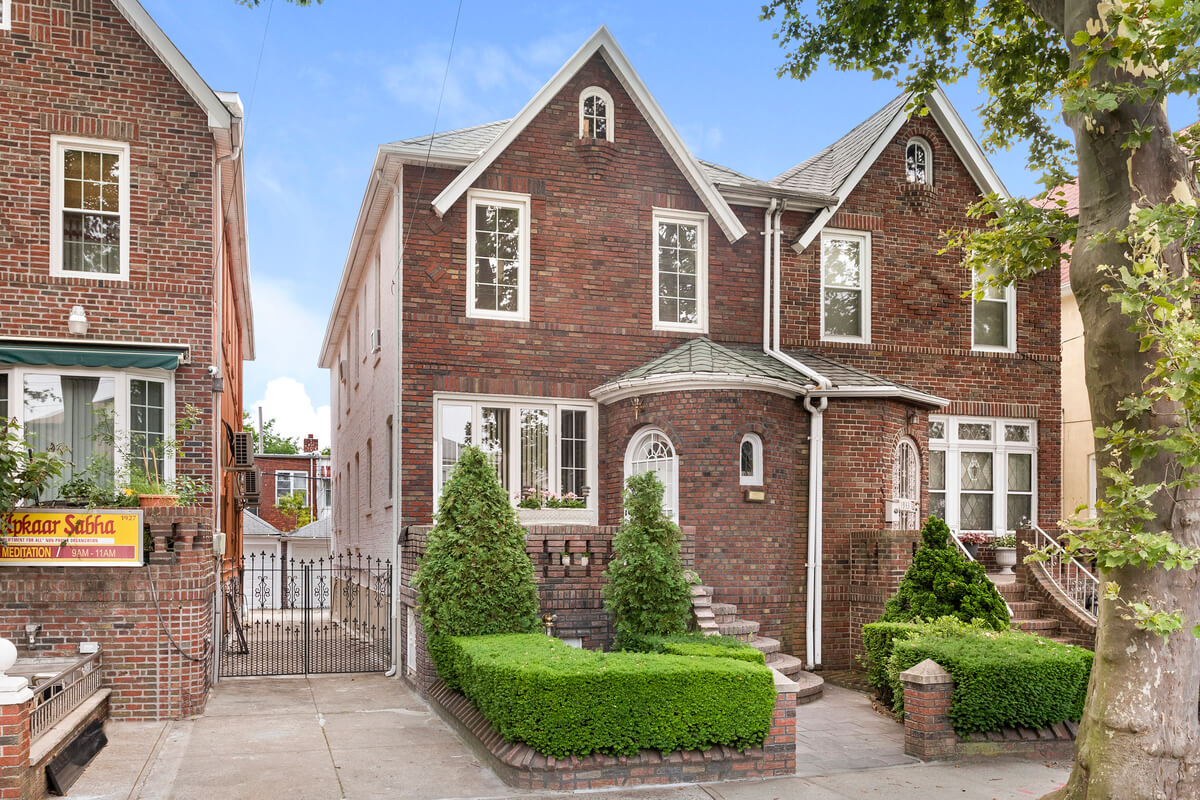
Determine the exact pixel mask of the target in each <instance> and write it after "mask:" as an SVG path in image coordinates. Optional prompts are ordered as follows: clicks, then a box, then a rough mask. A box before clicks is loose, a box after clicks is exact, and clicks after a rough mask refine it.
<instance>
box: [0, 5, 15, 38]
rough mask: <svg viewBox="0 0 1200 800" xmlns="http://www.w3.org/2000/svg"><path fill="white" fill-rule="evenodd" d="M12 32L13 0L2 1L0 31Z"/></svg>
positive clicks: (0, 6)
mask: <svg viewBox="0 0 1200 800" xmlns="http://www.w3.org/2000/svg"><path fill="white" fill-rule="evenodd" d="M10 30H12V0H0V31H10Z"/></svg>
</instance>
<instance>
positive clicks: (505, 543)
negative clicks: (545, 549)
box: [413, 447, 538, 664]
mask: <svg viewBox="0 0 1200 800" xmlns="http://www.w3.org/2000/svg"><path fill="white" fill-rule="evenodd" d="M413 587H414V588H415V589H416V590H417V605H418V609H419V611H420V614H421V624H422V626H423V627H424V629H425V636H426V640H427V642H428V645H429V652H430V655H432V656H433V659H434V663H435V664H436V663H438V661H439V652H440V648H439V646H438V638H439V637H443V636H479V635H483V634H489V633H526V632H529V631H532V630H534V629H535V628H536V625H537V618H536V614H537V608H538V597H537V584H536V583H534V579H533V564H532V563H531V562H530V560H529V555H528V554H527V553H526V552H525V529H524V528H522V527H521V526H520V525H519V524H518V523H517V516H516V512H515V511H514V510H513V507H512V503H510V502H509V500H508V494H507V493H506V492H505V491H504V489H503V487H501V486H500V482H499V480H497V478H496V470H495V468H494V467H493V466H492V464H491V462H490V460H489V459H488V457H487V455H486V454H484V452H483V451H482V450H480V449H479V448H477V447H468V448H466V449H465V450H463V451H462V454H461V455H460V456H459V459H458V464H456V465H455V467H454V472H453V473H451V475H450V479H449V480H448V481H446V485H445V487H444V488H443V489H442V495H441V498H440V499H439V501H438V512H437V517H436V519H435V520H434V526H433V530H432V531H430V533H429V542H428V544H427V545H426V547H425V555H424V556H423V557H422V558H421V561H420V564H419V565H418V567H417V571H416V574H415V575H413Z"/></svg>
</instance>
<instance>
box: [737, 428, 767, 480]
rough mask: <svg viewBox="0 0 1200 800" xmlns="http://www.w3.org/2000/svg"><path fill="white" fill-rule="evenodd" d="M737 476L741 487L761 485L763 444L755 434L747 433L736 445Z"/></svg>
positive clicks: (760, 438)
mask: <svg viewBox="0 0 1200 800" xmlns="http://www.w3.org/2000/svg"><path fill="white" fill-rule="evenodd" d="M738 476H739V482H740V483H741V485H742V486H762V485H763V444H762V437H760V436H759V435H758V434H757V433H747V434H745V435H744V436H742V441H741V442H740V443H739V444H738Z"/></svg>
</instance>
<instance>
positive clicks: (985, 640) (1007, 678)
mask: <svg viewBox="0 0 1200 800" xmlns="http://www.w3.org/2000/svg"><path fill="white" fill-rule="evenodd" d="M863 643H864V645H865V646H866V649H867V657H868V660H869V675H870V677H871V680H872V685H874V684H875V682H876V681H877V680H879V679H880V678H879V676H880V675H881V674H886V683H887V684H888V687H889V689H890V692H891V693H892V704H893V705H892V707H893V709H894V710H895V711H897V712H900V711H903V708H904V685H903V682H902V681H901V680H900V673H902V672H904V671H905V670H907V669H909V668H910V667H913V666H916V665H917V664H919V663H921V662H922V661H924V660H925V659H927V658H931V659H933V660H934V661H936V662H937V663H938V664H939V665H941V667H942V668H943V669H945V670H946V671H947V672H949V673H950V674H951V675H952V676H954V696H953V700H952V703H951V707H950V721H951V723H952V724H953V725H954V729H955V730H956V731H957V732H958V733H960V734H963V735H966V734H969V733H975V732H977V731H995V730H1000V729H1002V728H1017V727H1026V728H1045V727H1047V726H1049V725H1053V724H1054V723H1056V722H1064V721H1066V720H1072V721H1078V720H1079V717H1080V714H1082V713H1083V701H1084V698H1085V697H1086V695H1087V685H1088V676H1089V675H1090V674H1091V670H1092V653H1091V651H1090V650H1086V649H1084V648H1082V647H1074V646H1072V645H1066V644H1060V643H1058V642H1055V641H1052V640H1050V639H1043V638H1042V637H1040V636H1034V635H1033V634H1029V633H1024V632H1021V631H1015V630H1013V631H993V630H989V629H987V628H984V627H981V626H979V625H978V624H977V625H966V624H964V623H962V622H960V621H958V620H956V619H954V618H943V619H941V620H938V621H937V622H933V623H873V624H871V625H866V626H864V627H863Z"/></svg>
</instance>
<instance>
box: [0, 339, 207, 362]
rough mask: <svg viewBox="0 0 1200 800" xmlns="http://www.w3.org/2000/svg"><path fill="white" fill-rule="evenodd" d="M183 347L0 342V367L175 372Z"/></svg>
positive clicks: (184, 351)
mask: <svg viewBox="0 0 1200 800" xmlns="http://www.w3.org/2000/svg"><path fill="white" fill-rule="evenodd" d="M187 352H188V348H187V346H186V345H145V346H142V345H137V344H127V343H121V344H112V343H105V342H62V343H58V342H50V341H41V342H33V341H24V340H20V339H0V365H4V364H17V365H21V366H27V367H113V368H115V369H129V368H134V369H170V370H173V369H177V368H178V367H179V363H180V361H182V360H184V358H185V356H186V354H187Z"/></svg>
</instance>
